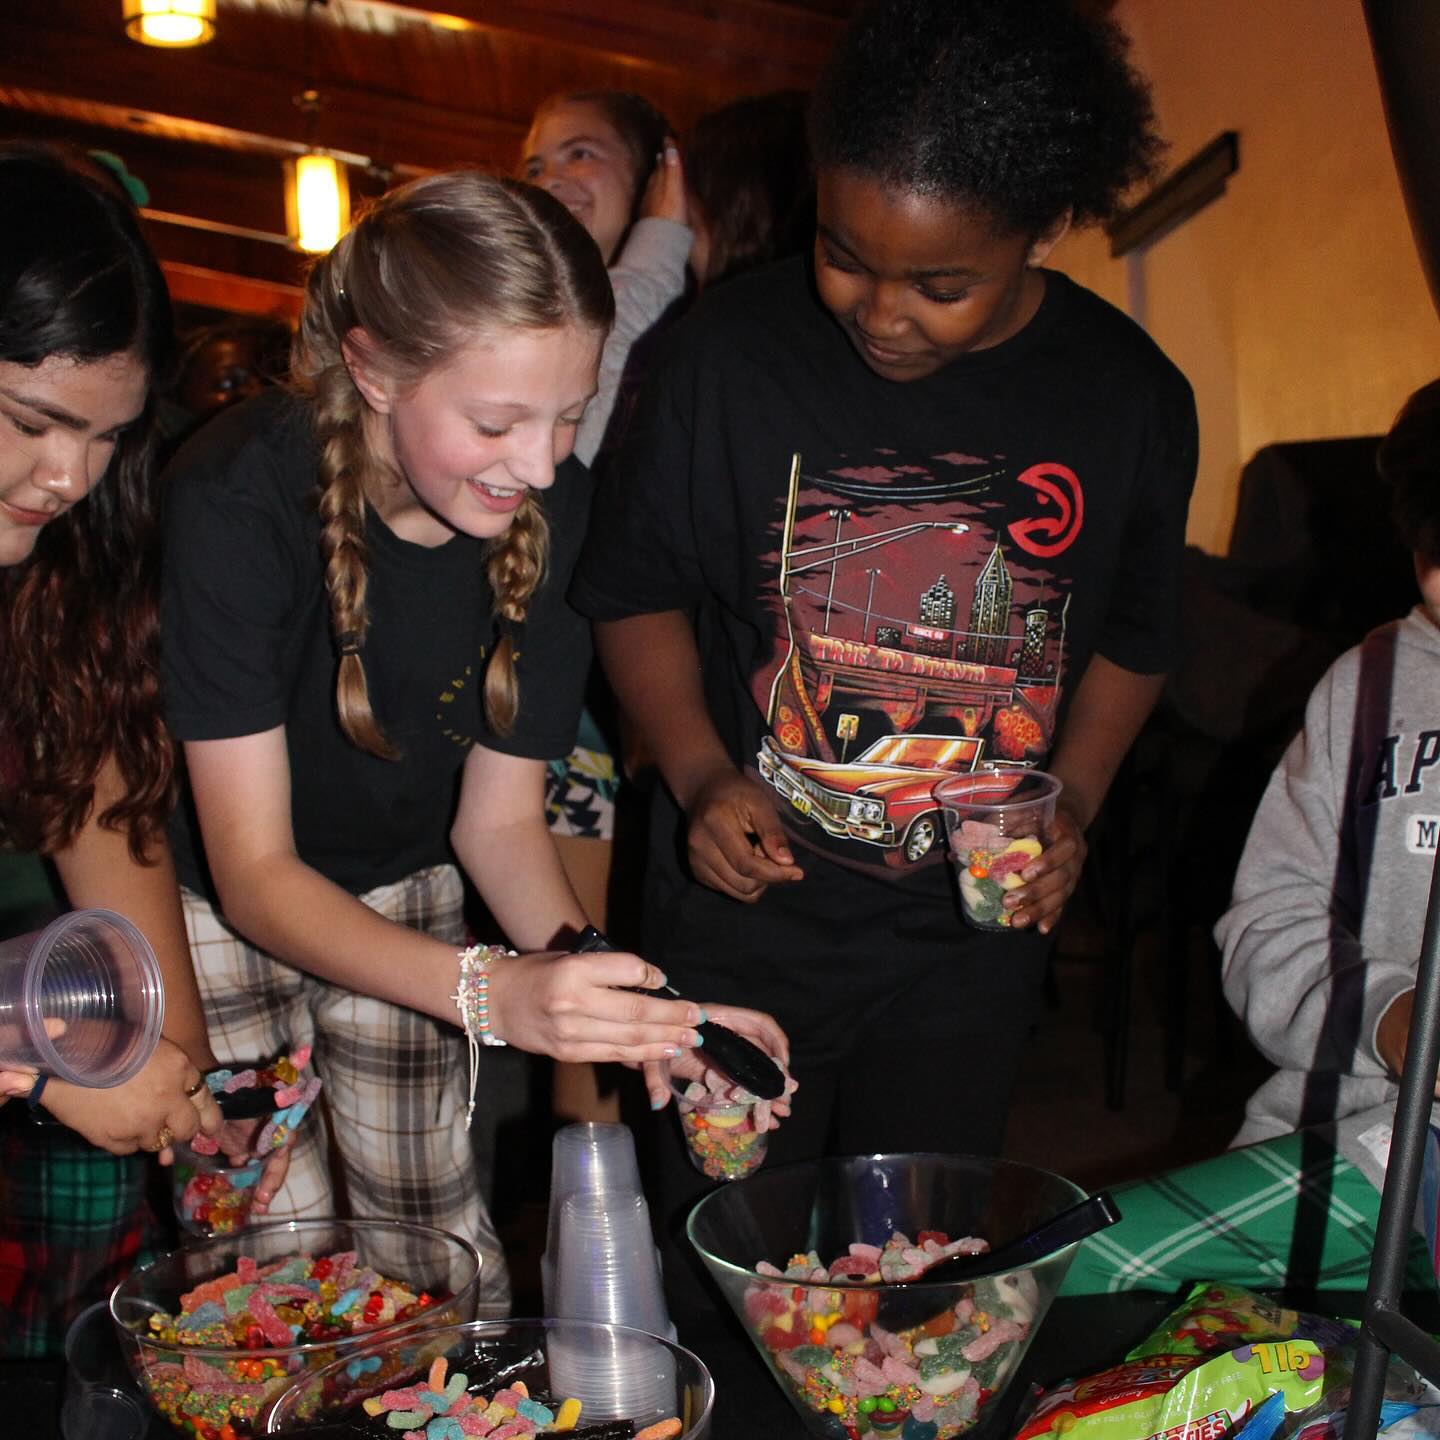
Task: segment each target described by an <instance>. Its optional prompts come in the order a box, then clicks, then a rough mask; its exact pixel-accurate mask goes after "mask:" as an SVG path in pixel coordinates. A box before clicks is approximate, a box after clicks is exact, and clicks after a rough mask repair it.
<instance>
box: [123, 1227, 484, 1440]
mask: <svg viewBox="0 0 1440 1440" xmlns="http://www.w3.org/2000/svg"><path fill="white" fill-rule="evenodd" d="M352 1250H353V1251H354V1252H355V1256H356V1261H355V1263H356V1264H357V1265H358V1266H363V1267H365V1268H367V1269H370V1270H375V1271H378V1272H379V1273H380V1274H381V1275H382V1276H384V1277H386V1278H387V1279H390V1280H394V1281H398V1282H400V1283H401V1284H403V1285H404V1286H406V1287H407V1289H409V1290H411V1291H413V1292H414V1293H415V1294H416V1295H417V1296H420V1295H422V1294H428V1295H429V1296H430V1300H429V1301H428V1302H427V1303H425V1304H423V1305H416V1306H407V1307H406V1310H408V1311H409V1313H406V1311H404V1310H402V1311H401V1312H400V1313H399V1314H398V1315H396V1316H395V1318H393V1319H388V1320H387V1321H386V1322H385V1323H380V1322H379V1321H377V1322H376V1323H375V1324H374V1325H372V1326H371V1327H370V1328H368V1329H363V1330H358V1331H357V1332H356V1333H354V1334H344V1335H339V1336H336V1337H335V1338H328V1339H324V1340H313V1341H310V1342H309V1343H306V1344H292V1345H287V1346H275V1345H269V1344H266V1343H264V1337H263V1336H260V1335H256V1334H253V1333H252V1335H251V1336H250V1339H251V1340H252V1341H253V1340H256V1339H258V1340H260V1342H261V1343H260V1344H258V1345H254V1346H252V1345H250V1344H245V1343H240V1344H235V1345H224V1346H222V1345H184V1344H180V1343H179V1342H178V1341H177V1340H176V1339H175V1338H174V1337H173V1336H168V1337H167V1335H166V1333H165V1331H164V1330H163V1328H162V1329H158V1330H157V1329H156V1328H155V1327H153V1326H152V1324H151V1316H166V1315H175V1314H177V1313H178V1312H179V1311H180V1309H181V1297H182V1296H183V1295H185V1294H186V1293H187V1292H189V1291H192V1290H194V1289H196V1288H197V1287H198V1286H200V1285H202V1284H203V1283H204V1282H206V1281H213V1280H220V1279H222V1278H223V1277H225V1276H227V1275H233V1274H234V1273H235V1271H236V1268H237V1265H238V1263H239V1261H240V1259H241V1257H242V1256H244V1257H248V1259H250V1260H254V1261H255V1262H256V1263H257V1264H258V1265H259V1266H260V1267H261V1268H262V1269H264V1268H266V1267H269V1266H274V1265H277V1264H280V1263H281V1262H284V1261H286V1260H289V1259H291V1258H293V1257H296V1256H305V1257H309V1258H310V1259H311V1260H319V1259H321V1258H322V1257H326V1256H331V1255H335V1254H339V1253H343V1252H346V1251H352ZM479 1284H480V1256H479V1254H478V1253H477V1252H476V1250H475V1247H474V1246H473V1245H471V1244H470V1243H469V1241H467V1240H462V1239H461V1238H460V1237H459V1236H458V1235H452V1234H450V1233H449V1232H448V1231H445V1230H436V1229H432V1228H431V1227H430V1226H427V1225H407V1224H403V1223H401V1222H399V1221H394V1220H335V1219H324V1220H295V1221H279V1222H275V1223H272V1224H268V1225H257V1226H254V1227H253V1228H252V1229H249V1230H246V1231H243V1232H242V1233H240V1234H238V1235H225V1236H219V1237H217V1238H215V1239H213V1240H206V1241H199V1242H195V1243H192V1244H190V1245H186V1246H184V1247H182V1248H181V1249H179V1250H173V1251H171V1252H170V1253H169V1254H168V1255H162V1256H161V1257H160V1258H159V1259H157V1260H153V1261H151V1262H150V1263H149V1264H146V1265H141V1266H139V1267H138V1268H137V1269H136V1270H134V1271H133V1272H132V1273H131V1274H130V1276H129V1277H128V1278H127V1279H125V1280H122V1281H121V1282H120V1284H119V1285H117V1286H116V1287H115V1292H114V1294H113V1295H111V1297H110V1314H111V1317H112V1318H113V1320H114V1321H115V1324H116V1326H117V1327H118V1329H119V1332H120V1348H121V1350H122V1351H123V1352H124V1355H125V1359H126V1361H127V1362H128V1364H129V1366H130V1370H131V1372H132V1373H133V1374H134V1376H135V1380H136V1383H137V1384H138V1385H139V1387H140V1389H141V1391H142V1392H143V1393H144V1394H145V1395H146V1396H147V1397H148V1398H149V1400H150V1402H151V1403H152V1404H153V1405H154V1406H155V1408H156V1409H157V1410H158V1411H159V1412H160V1413H161V1415H163V1416H164V1417H165V1418H166V1419H167V1420H168V1421H169V1422H170V1423H171V1424H172V1425H174V1426H175V1427H176V1428H177V1429H180V1430H183V1431H184V1432H185V1433H187V1434H189V1435H194V1436H196V1437H198V1440H222V1436H223V1440H231V1437H232V1435H233V1436H244V1435H250V1434H254V1433H256V1432H257V1422H256V1417H257V1416H258V1415H259V1414H260V1412H261V1411H262V1410H263V1409H264V1408H265V1406H267V1405H268V1404H269V1403H270V1402H271V1401H272V1400H274V1399H275V1397H276V1396H277V1395H279V1394H281V1393H282V1392H283V1391H284V1390H286V1389H288V1388H289V1387H290V1386H291V1385H293V1384H294V1383H295V1380H296V1379H297V1378H298V1377H300V1376H301V1375H304V1374H306V1373H308V1372H309V1371H312V1370H318V1369H320V1368H322V1367H323V1366H325V1365H328V1364H329V1363H330V1362H331V1361H332V1360H334V1359H336V1358H337V1357H339V1356H342V1355H345V1354H348V1353H349V1352H350V1351H352V1350H354V1349H357V1348H358V1347H359V1346H361V1345H366V1344H369V1343H371V1342H372V1341H375V1340H378V1339H380V1338H381V1337H382V1336H384V1337H398V1336H404V1335H409V1334H413V1333H414V1332H416V1331H418V1330H423V1329H429V1328H431V1327H434V1326H437V1325H450V1324H456V1323H458V1322H461V1321H465V1320H470V1319H473V1318H474V1315H475V1303H476V1296H477V1294H478V1291H479ZM234 1288H235V1289H236V1290H239V1289H241V1288H242V1287H239V1286H236V1287H234ZM246 1298H247V1301H248V1296H247V1297H246ZM338 1302H343V1297H336V1300H334V1301H327V1303H338ZM224 1303H225V1304H226V1305H227V1307H228V1306H230V1305H233V1304H235V1303H236V1302H235V1301H233V1300H231V1299H230V1298H229V1297H228V1296H227V1297H226V1298H225V1301H224ZM357 1303H359V1302H357ZM247 1313H250V1312H249V1310H248V1304H246V1305H245V1308H244V1309H240V1307H238V1306H237V1312H236V1315H235V1320H236V1323H237V1324H238V1325H240V1326H242V1327H244V1326H245V1325H246V1322H245V1321H244V1320H243V1319H242V1318H241V1316H242V1315H244V1314H247ZM362 1313H363V1312H362ZM157 1323H158V1322H157ZM339 1323H340V1322H339V1321H337V1322H336V1324H337V1325H338V1324H339ZM227 1426H228V1427H229V1432H228V1433H225V1429H226V1427H227Z"/></svg>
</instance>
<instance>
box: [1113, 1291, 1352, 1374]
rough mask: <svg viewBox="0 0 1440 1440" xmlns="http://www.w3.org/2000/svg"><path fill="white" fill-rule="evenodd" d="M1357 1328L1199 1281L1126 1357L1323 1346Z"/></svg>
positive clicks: (1343, 1340)
mask: <svg viewBox="0 0 1440 1440" xmlns="http://www.w3.org/2000/svg"><path fill="white" fill-rule="evenodd" d="M1356 1334H1357V1331H1356V1329H1355V1327H1354V1326H1353V1325H1347V1324H1346V1323H1345V1322H1344V1321H1343V1320H1330V1319H1327V1318H1326V1317H1325V1316H1323V1315H1310V1314H1307V1313H1306V1312H1305V1311H1303V1310H1290V1309H1287V1308H1286V1307H1285V1306H1283V1305H1280V1304H1278V1303H1277V1302H1275V1301H1274V1300H1271V1299H1269V1298H1268V1297H1267V1296H1264V1295H1257V1294H1256V1293H1255V1292H1254V1291H1253V1290H1246V1289H1245V1288H1244V1287H1243V1286H1241V1285H1224V1284H1217V1283H1215V1282H1213V1281H1211V1282H1206V1283H1204V1284H1200V1285H1196V1286H1195V1288H1194V1289H1193V1290H1191V1291H1190V1293H1189V1294H1188V1295H1187V1296H1186V1297H1185V1299H1184V1301H1183V1302H1182V1303H1181V1305H1180V1307H1179V1308H1178V1309H1176V1310H1172V1311H1171V1312H1170V1314H1168V1315H1167V1316H1166V1317H1165V1319H1164V1320H1163V1321H1162V1322H1161V1323H1160V1325H1159V1326H1158V1327H1157V1328H1156V1329H1155V1330H1154V1331H1152V1332H1151V1333H1150V1334H1149V1335H1147V1336H1146V1337H1145V1339H1144V1340H1142V1341H1141V1342H1140V1343H1139V1344H1138V1345H1137V1346H1135V1348H1134V1349H1133V1350H1131V1351H1130V1353H1129V1354H1128V1355H1127V1356H1126V1357H1125V1358H1126V1359H1127V1360H1142V1359H1144V1358H1145V1357H1146V1356H1147V1355H1213V1354H1214V1353H1215V1352H1216V1351H1218V1350H1230V1349H1233V1348H1234V1347H1235V1346H1237V1345H1245V1344H1249V1343H1251V1342H1253V1341H1256V1340H1313V1341H1315V1343H1316V1344H1317V1345H1318V1346H1319V1347H1320V1348H1321V1349H1322V1350H1334V1349H1337V1348H1338V1347H1340V1346H1342V1345H1353V1344H1354V1343H1355V1336H1356Z"/></svg>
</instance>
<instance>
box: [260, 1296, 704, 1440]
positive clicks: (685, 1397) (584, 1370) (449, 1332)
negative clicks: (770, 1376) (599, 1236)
mask: <svg viewBox="0 0 1440 1440" xmlns="http://www.w3.org/2000/svg"><path fill="white" fill-rule="evenodd" d="M441 1356H443V1357H444V1358H445V1361H446V1365H445V1378H444V1382H442V1383H447V1384H449V1385H451V1386H452V1387H455V1388H456V1389H457V1390H458V1389H464V1390H465V1392H466V1393H468V1394H470V1395H472V1396H473V1395H484V1396H485V1398H486V1399H488V1400H490V1401H494V1399H495V1397H496V1394H497V1392H503V1390H504V1388H505V1387H506V1386H509V1385H513V1383H514V1382H515V1381H516V1380H522V1381H524V1383H525V1386H526V1389H527V1390H528V1391H529V1392H530V1396H531V1397H532V1398H536V1399H539V1400H540V1401H541V1403H544V1404H546V1406H547V1408H549V1409H551V1411H552V1413H554V1414H555V1415H556V1417H557V1418H559V1407H560V1405H561V1404H562V1403H563V1402H564V1401H565V1400H568V1399H571V1398H574V1399H577V1400H579V1401H580V1413H579V1418H578V1421H577V1422H576V1424H575V1426H574V1428H573V1429H571V1430H570V1431H569V1432H568V1433H569V1434H570V1435H572V1436H574V1437H576V1440H584V1436H585V1435H586V1434H587V1433H588V1432H589V1431H590V1429H591V1427H592V1426H597V1425H604V1426H607V1427H608V1428H609V1433H610V1434H611V1435H612V1436H613V1435H614V1434H615V1429H614V1428H613V1422H615V1421H629V1422H630V1423H631V1425H632V1426H633V1427H634V1429H635V1430H641V1429H644V1428H645V1427H647V1426H650V1425H654V1424H657V1423H659V1422H661V1421H664V1420H668V1419H671V1418H672V1417H673V1418H674V1419H676V1420H678V1421H679V1422H680V1425H681V1430H680V1431H679V1432H678V1434H677V1437H676V1440H701V1437H703V1436H705V1435H706V1434H708V1432H709V1429H710V1410H711V1405H712V1403H713V1401H714V1398H715V1387H714V1385H713V1384H712V1382H711V1379H710V1372H709V1371H708V1370H707V1369H706V1368H705V1366H704V1364H703V1363H702V1362H701V1361H700V1359H699V1358H698V1357H697V1356H695V1355H692V1354H691V1353H690V1351H688V1350H684V1349H682V1348H681V1347H680V1346H678V1345H672V1344H671V1343H670V1342H669V1341H668V1340H662V1339H661V1338H660V1337H659V1336H658V1335H651V1334H649V1333H647V1332H646V1331H644V1330H630V1329H627V1328H626V1327H625V1326H623V1325H603V1324H600V1323H598V1322H592V1321H587V1320H477V1321H474V1322H472V1323H471V1324H469V1325H451V1326H447V1327H445V1328H444V1329H442V1330H426V1331H425V1332H424V1333H422V1334H408V1335H397V1336H391V1337H388V1338H387V1339H385V1340H377V1341H375V1342H374V1343H373V1344H371V1345H367V1346H365V1347H363V1348H361V1349H357V1350H355V1351H354V1352H352V1353H351V1354H350V1355H348V1356H347V1357H346V1358H344V1359H340V1360H337V1361H336V1362H335V1363H334V1364H331V1365H328V1366H326V1367H325V1369H323V1370H318V1371H316V1372H315V1373H314V1374H313V1375H307V1376H305V1377H304V1378H303V1379H301V1380H300V1381H299V1382H298V1383H297V1384H296V1385H295V1386H293V1387H292V1388H291V1389H290V1390H287V1391H286V1392H285V1393H284V1394H283V1395H282V1396H281V1397H280V1398H279V1399H278V1400H277V1401H276V1402H275V1403H274V1405H273V1406H272V1408H271V1409H270V1411H269V1413H268V1415H267V1416H266V1419H265V1433H266V1434H267V1435H277V1434H289V1435H296V1436H300V1435H305V1434H314V1435H316V1436H321V1435H323V1436H327V1437H331V1436H333V1437H335V1440H342V1437H346V1436H354V1437H356V1440H363V1437H366V1436H369V1437H370V1440H380V1437H381V1436H385V1435H393V1434H394V1433H395V1431H394V1429H393V1428H388V1422H387V1419H386V1416H385V1415H384V1414H378V1415H369V1414H367V1413H366V1412H365V1410H364V1408H363V1403H364V1401H365V1400H366V1399H367V1398H370V1397H377V1396H381V1395H383V1394H384V1393H385V1392H386V1391H387V1390H390V1391H393V1390H399V1389H404V1388H405V1387H407V1386H410V1385H417V1384H418V1385H419V1386H420V1387H421V1389H422V1390H423V1389H424V1388H425V1387H426V1386H427V1384H428V1383H429V1382H430V1381H431V1379H433V1378H438V1377H437V1376H435V1375H434V1372H433V1371H432V1367H433V1366H434V1364H435V1361H436V1360H437V1358H439V1357H441ZM457 1374H463V1375H464V1376H465V1377H466V1378H465V1384H464V1385H463V1386H461V1385H460V1384H459V1382H458V1381H456V1379H455V1377H456V1375H457ZM432 1393H433V1392H432ZM410 1414H411V1415H412V1416H413V1415H414V1412H413V1411H412V1412H410ZM426 1428H427V1425H426V1424H425V1423H422V1424H420V1425H419V1426H418V1428H416V1430H415V1432H414V1433H417V1434H422V1433H423V1432H424V1430H425V1429H426Z"/></svg>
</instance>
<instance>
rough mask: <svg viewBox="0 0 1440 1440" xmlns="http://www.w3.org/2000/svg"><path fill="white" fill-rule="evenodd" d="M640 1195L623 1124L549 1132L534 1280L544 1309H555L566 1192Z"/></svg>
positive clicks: (630, 1143) (631, 1148) (632, 1149)
mask: <svg viewBox="0 0 1440 1440" xmlns="http://www.w3.org/2000/svg"><path fill="white" fill-rule="evenodd" d="M601 1191H609V1192H610V1193H612V1194H617V1195H627V1196H640V1195H642V1194H643V1193H644V1192H643V1191H642V1190H641V1187H640V1162H639V1160H638V1159H636V1156H635V1136H634V1135H633V1134H632V1133H631V1130H630V1127H629V1126H628V1125H618V1124H613V1123H609V1122H600V1121H582V1122H580V1123H577V1124H574V1125H564V1126H562V1127H561V1128H560V1129H559V1130H557V1131H556V1132H555V1138H554V1140H553V1141H552V1142H551V1147H550V1213H549V1220H548V1224H547V1226H546V1232H545V1253H544V1254H543V1255H542V1256H541V1257H540V1283H541V1290H542V1293H543V1295H544V1300H545V1309H546V1310H547V1311H548V1312H549V1313H551V1314H555V1313H557V1312H556V1311H555V1309H554V1303H555V1260H556V1257H557V1256H558V1255H559V1253H560V1214H561V1210H562V1209H563V1207H564V1204H565V1202H566V1201H567V1200H568V1199H569V1198H570V1197H571V1196H572V1195H595V1194H598V1193H600V1192H601Z"/></svg>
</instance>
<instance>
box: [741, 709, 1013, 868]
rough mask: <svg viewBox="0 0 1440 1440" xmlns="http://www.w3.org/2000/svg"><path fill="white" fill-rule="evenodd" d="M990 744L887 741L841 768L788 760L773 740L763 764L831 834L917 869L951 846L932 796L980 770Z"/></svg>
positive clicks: (944, 739) (966, 739)
mask: <svg viewBox="0 0 1440 1440" xmlns="http://www.w3.org/2000/svg"><path fill="white" fill-rule="evenodd" d="M984 746H985V742H984V740H983V739H981V738H980V737H979V736H972V735H887V736H885V737H884V739H882V740H877V741H876V742H875V743H874V744H873V745H872V746H870V748H869V749H868V750H866V751H864V752H863V753H862V754H860V755H858V756H857V757H856V758H855V759H854V760H851V761H849V762H848V763H844V764H837V763H834V762H832V761H828V760H810V759H806V758H805V757H804V756H801V755H790V754H787V753H786V752H785V751H784V750H782V749H780V747H779V746H778V745H777V744H776V743H775V740H774V738H773V737H772V736H769V735H767V736H766V737H765V739H764V741H763V742H762V743H761V746H760V753H759V755H758V756H757V757H756V758H757V759H758V761H759V764H760V775H761V777H762V778H763V779H764V780H766V781H767V782H768V783H769V784H771V785H773V786H774V787H775V789H776V790H778V791H779V792H780V794H781V795H783V796H784V797H785V799H786V800H788V801H789V802H790V806H791V809H792V810H793V811H794V812H795V813H796V814H797V815H799V816H801V817H803V818H804V819H806V820H809V821H811V822H813V823H814V824H816V825H818V826H820V828H821V829H822V830H824V831H825V832H826V834H828V835H833V836H836V837H837V838H840V839H847V840H860V841H863V842H864V843H865V844H867V845H877V846H879V847H880V848H881V849H883V850H884V851H885V852H886V855H885V859H886V862H887V863H888V864H891V865H913V864H915V863H916V861H918V860H923V859H924V858H925V856H926V855H928V854H929V853H930V852H931V851H932V850H933V849H934V848H935V846H936V844H937V843H940V844H943V843H944V838H945V823H944V820H943V819H942V817H941V814H940V809H939V807H938V806H937V805H936V804H935V797H934V796H933V795H932V794H931V791H932V790H933V789H934V788H935V785H936V783H937V782H938V781H939V780H941V779H943V778H944V777H945V776H946V775H952V774H963V773H965V772H967V771H970V770H973V769H974V768H975V766H976V764H977V763H978V762H979V760H980V753H981V751H982V750H983V749H984Z"/></svg>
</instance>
